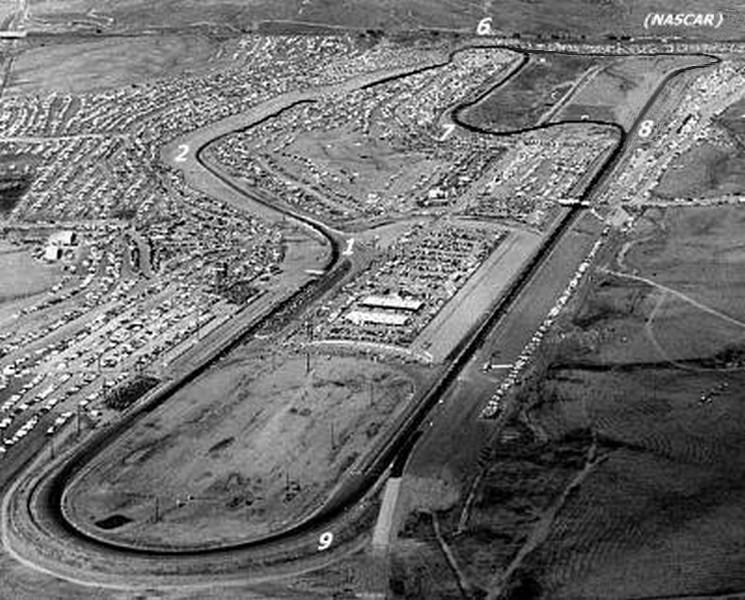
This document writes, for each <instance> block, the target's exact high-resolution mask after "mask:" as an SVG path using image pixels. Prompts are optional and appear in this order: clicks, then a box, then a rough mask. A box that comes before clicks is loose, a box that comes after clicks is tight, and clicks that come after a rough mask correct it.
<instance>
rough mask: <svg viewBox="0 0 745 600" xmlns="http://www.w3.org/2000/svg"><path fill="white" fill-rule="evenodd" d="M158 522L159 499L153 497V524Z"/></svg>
mask: <svg viewBox="0 0 745 600" xmlns="http://www.w3.org/2000/svg"><path fill="white" fill-rule="evenodd" d="M159 520H160V499H159V498H158V496H155V520H154V521H153V522H154V523H157V522H158V521H159Z"/></svg>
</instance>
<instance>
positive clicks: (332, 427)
mask: <svg viewBox="0 0 745 600" xmlns="http://www.w3.org/2000/svg"><path fill="white" fill-rule="evenodd" d="M331 449H332V450H336V442H334V422H333V421H332V422H331Z"/></svg>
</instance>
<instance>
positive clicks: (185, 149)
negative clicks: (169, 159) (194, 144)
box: [173, 144, 189, 162]
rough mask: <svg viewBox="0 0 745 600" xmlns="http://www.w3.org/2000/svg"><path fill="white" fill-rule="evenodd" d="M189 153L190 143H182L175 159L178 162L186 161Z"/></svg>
mask: <svg viewBox="0 0 745 600" xmlns="http://www.w3.org/2000/svg"><path fill="white" fill-rule="evenodd" d="M187 154H189V144H180V145H179V147H178V154H177V155H176V157H175V158H174V159H173V160H175V161H176V162H184V161H185V160H186V155H187Z"/></svg>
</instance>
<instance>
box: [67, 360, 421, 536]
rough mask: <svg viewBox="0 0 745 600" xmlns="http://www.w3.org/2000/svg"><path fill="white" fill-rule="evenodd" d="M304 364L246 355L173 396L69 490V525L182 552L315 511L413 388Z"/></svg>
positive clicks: (366, 370) (381, 370) (357, 364)
mask: <svg viewBox="0 0 745 600" xmlns="http://www.w3.org/2000/svg"><path fill="white" fill-rule="evenodd" d="M305 367H306V365H305V358H304V356H298V355H279V356H276V357H275V358H274V359H273V358H271V357H269V356H266V357H263V359H262V357H260V356H254V357H253V358H250V359H244V360H237V361H233V362H231V363H228V364H225V365H224V366H222V367H221V368H219V369H216V370H214V371H213V372H211V373H210V374H208V375H206V376H205V377H203V378H201V379H200V380H198V381H197V382H195V383H194V384H193V385H191V386H189V387H188V388H186V389H185V390H184V391H182V392H179V393H178V394H177V395H176V396H175V397H174V398H172V399H171V400H169V402H167V403H166V404H164V405H163V406H162V407H160V408H159V409H158V410H156V411H154V412H153V413H152V414H151V415H149V416H148V417H146V418H144V419H143V420H142V421H141V422H140V423H138V425H137V426H136V427H134V428H133V430H132V431H131V433H128V434H127V435H126V437H124V438H123V439H122V440H121V442H119V443H117V444H116V446H115V448H113V449H112V450H111V451H110V452H108V453H107V454H106V455H105V457H104V458H103V459H102V460H101V461H99V462H98V463H97V466H96V468H95V469H94V470H93V471H92V472H91V473H89V474H88V475H86V476H85V477H84V478H83V479H82V480H81V481H80V482H78V483H77V484H75V485H74V486H73V488H72V492H71V501H70V502H71V506H72V508H73V510H74V514H75V518H76V519H77V520H78V521H79V522H82V523H87V524H89V525H87V526H89V527H90V526H91V525H93V526H94V527H96V530H97V533H99V534H103V535H109V536H112V537H115V538H117V539H125V540H129V541H132V542H135V543H137V542H140V543H148V544H163V543H168V544H177V545H185V546H188V545H193V544H205V543H211V542H212V543H214V542H216V541H228V542H229V541H233V542H234V541H237V540H241V539H246V538H251V537H254V536H258V535H261V534H265V533H267V532H269V531H273V530H277V529H278V528H281V527H283V526H285V525H287V524H289V523H291V522H293V521H294V520H296V519H298V518H299V517H301V516H303V515H304V514H306V513H307V512H308V511H309V510H311V509H313V508H315V507H317V506H318V505H319V504H320V503H321V502H322V501H323V499H324V498H325V497H326V494H327V493H328V492H329V490H330V489H331V488H332V487H333V486H334V485H335V484H336V482H337V481H338V480H339V478H340V477H341V475H342V474H344V473H345V472H347V470H348V469H349V468H350V467H351V466H352V464H353V463H354V461H355V459H356V458H357V457H359V456H360V455H361V454H362V453H363V452H364V451H365V449H366V448H367V447H368V446H369V445H370V444H371V443H372V442H373V441H374V440H375V439H376V438H377V436H378V434H379V433H380V432H381V431H383V430H384V429H385V426H386V424H387V423H389V422H390V419H391V418H393V416H394V415H396V414H397V413H398V412H399V411H400V410H401V409H402V408H403V407H404V406H405V404H406V402H405V400H406V398H407V397H408V394H409V393H410V391H411V386H412V385H413V383H412V379H411V378H410V377H409V374H408V373H407V372H406V371H404V370H403V369H398V368H394V367H387V366H383V365H381V364H379V363H375V362H372V361H367V360H363V359H355V358H344V357H327V356H313V357H311V369H312V370H311V372H310V373H306V370H305ZM155 495H157V497H158V501H159V503H160V504H159V510H160V518H159V520H158V522H157V523H153V522H152V521H153V519H154V504H155ZM117 515H119V517H117ZM112 517H114V519H113V520H109V521H107V519H111V518H112ZM117 521H119V522H123V523H124V525H123V526H121V527H118V526H115V527H111V528H110V529H108V530H107V529H106V528H107V527H109V526H110V525H111V524H112V523H113V524H115V525H116V524H117ZM96 524H97V526H96Z"/></svg>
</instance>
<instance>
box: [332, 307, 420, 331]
mask: <svg viewBox="0 0 745 600" xmlns="http://www.w3.org/2000/svg"><path fill="white" fill-rule="evenodd" d="M344 318H345V319H347V320H348V321H352V323H354V324H355V325H364V324H365V323H375V324H376V325H395V326H399V327H400V326H402V325H406V322H407V321H408V320H409V317H408V316H406V315H397V314H394V313H385V312H381V311H369V310H353V311H351V312H349V313H347V314H346V315H345V316H344Z"/></svg>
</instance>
